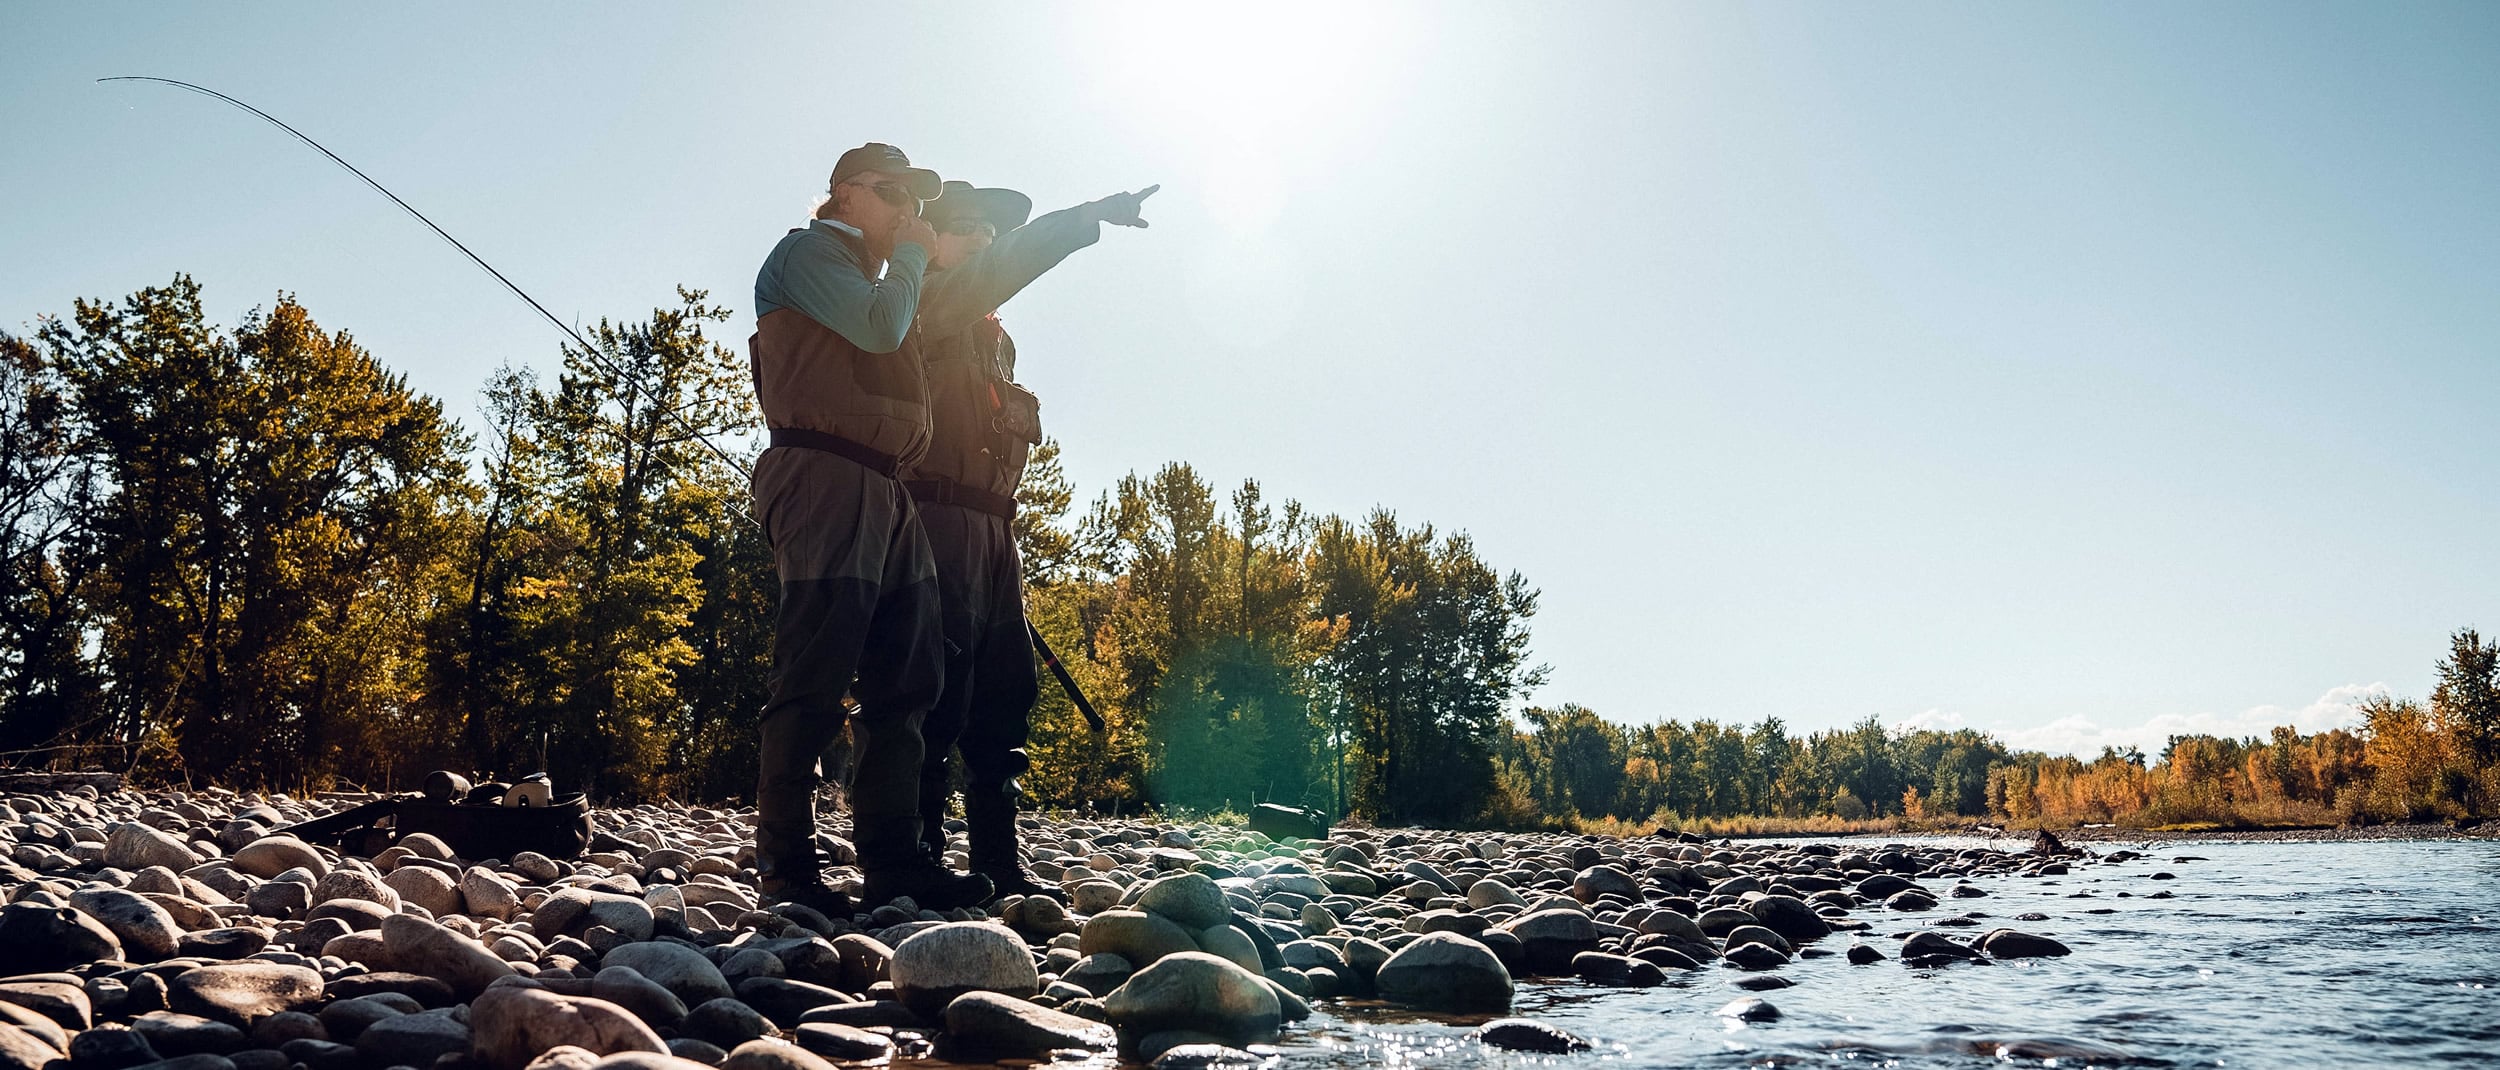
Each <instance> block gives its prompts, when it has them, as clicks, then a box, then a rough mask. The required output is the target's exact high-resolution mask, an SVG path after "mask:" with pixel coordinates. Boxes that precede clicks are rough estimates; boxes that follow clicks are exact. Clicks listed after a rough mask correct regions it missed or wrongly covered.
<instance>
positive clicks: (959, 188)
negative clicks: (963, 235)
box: [921, 182, 1033, 234]
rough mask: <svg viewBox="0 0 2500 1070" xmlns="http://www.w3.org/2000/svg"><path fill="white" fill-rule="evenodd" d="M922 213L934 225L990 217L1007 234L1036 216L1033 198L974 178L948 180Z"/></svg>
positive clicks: (1000, 231)
mask: <svg viewBox="0 0 2500 1070" xmlns="http://www.w3.org/2000/svg"><path fill="white" fill-rule="evenodd" d="M921 215H923V216H924V217H926V218H927V219H928V220H929V225H930V226H933V227H943V226H945V225H946V224H948V223H952V222H954V221H955V220H958V219H986V220H989V222H990V225H991V226H993V227H997V228H998V232H999V233H1001V234H1005V233H1006V232H1008V231H1011V230H1014V229H1016V228H1017V227H1021V226H1023V225H1024V221H1025V220H1027V219H1031V218H1032V217H1033V198H1031V197H1027V196H1025V195H1024V194H1021V193H1018V192H1016V191H1014V190H1011V189H982V188H980V187H978V186H975V185H973V184H972V183H970V182H948V183H946V184H945V185H944V186H943V187H941V191H940V192H939V194H938V199H936V200H934V201H930V202H929V205H928V207H927V208H926V209H923V210H922V212H921Z"/></svg>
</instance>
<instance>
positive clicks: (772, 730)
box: [751, 309, 990, 918]
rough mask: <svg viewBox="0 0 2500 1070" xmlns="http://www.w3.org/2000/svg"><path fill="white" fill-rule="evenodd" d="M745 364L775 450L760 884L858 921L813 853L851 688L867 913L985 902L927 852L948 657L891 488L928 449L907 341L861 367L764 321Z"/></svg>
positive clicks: (804, 325)
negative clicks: (904, 899) (931, 761)
mask: <svg viewBox="0 0 2500 1070" xmlns="http://www.w3.org/2000/svg"><path fill="white" fill-rule="evenodd" d="M751 355H752V365H751V368H752V371H753V374H754V382H755V387H756V393H757V397H758V400H759V401H760V402H762V406H763V409H764V415H765V422H766V425H767V426H768V427H769V428H770V435H771V443H772V446H773V448H772V449H769V450H767V451H766V452H765V454H764V456H763V457H762V458H760V459H759V460H758V461H757V463H756V467H755V480H754V494H755V504H756V515H757V516H758V517H759V518H760V519H762V520H763V521H764V525H765V528H766V531H767V534H768V535H769V536H770V538H771V540H772V546H773V564H774V569H775V571H776V572H778V573H779V575H780V580H781V590H780V599H779V601H778V604H777V607H776V613H775V619H774V630H773V668H772V673H771V676H770V679H769V686H770V692H771V697H770V699H769V700H768V703H767V705H766V706H765V709H764V714H763V716H762V718H761V719H760V720H759V723H758V725H757V730H758V734H759V748H758V771H757V783H756V811H757V816H756V869H757V874H758V878H759V880H758V884H759V886H760V887H761V889H762V890H763V891H764V893H765V894H766V896H767V897H770V898H773V899H777V900H782V901H788V902H797V903H802V904H804V905H807V906H810V907H812V908H815V909H817V910H819V911H820V912H823V913H826V914H828V915H831V916H834V917H843V918H847V917H848V916H849V915H850V913H851V910H852V904H851V903H850V901H849V898H848V897H847V896H843V895H842V894H841V893H840V892H838V891H835V890H833V889H832V888H831V887H830V886H829V885H828V884H827V883H826V881H825V879H824V874H823V863H822V861H821V859H820V858H819V856H818V853H817V850H816V847H815V842H814V835H815V832H816V827H817V826H816V808H815V795H816V788H817V786H818V784H819V783H820V782H821V771H820V767H819V762H820V760H821V758H822V756H823V754H824V753H825V751H826V749H827V748H828V747H829V746H830V745H831V744H832V742H833V740H834V738H835V737H836V736H837V735H839V733H840V732H841V729H842V726H843V723H844V717H845V715H844V712H843V705H842V697H843V695H844V693H845V692H848V693H849V694H850V695H851V696H852V697H853V698H855V699H857V700H858V703H859V710H858V712H857V714H855V715H853V716H852V718H851V724H852V728H853V733H852V734H853V736H854V737H855V739H856V741H857V745H858V752H859V762H858V770H859V772H858V778H857V782H856V783H855V784H854V785H853V787H852V791H851V813H852V828H853V840H854V842H855V844H856V846H857V848H858V854H859V864H860V869H861V871H862V873H863V875H864V876H865V877H866V885H867V887H866V892H865V894H866V897H867V899H868V900H869V902H868V903H866V904H864V905H866V906H876V905H879V904H882V903H884V902H887V901H890V900H891V899H893V898H895V897H897V896H909V897H911V898H912V899H914V900H915V901H917V902H919V903H920V905H922V906H924V907H928V908H931V909H937V910H949V909H954V908H956V907H961V906H971V905H975V904H978V903H980V902H983V901H985V900H987V899H988V898H989V895H990V882H989V881H988V880H986V879H983V878H981V877H979V876H976V875H962V874H956V873H952V872H949V871H948V870H946V869H945V868H944V867H942V866H939V865H936V864H934V863H932V862H930V861H929V860H928V858H927V857H926V856H925V855H923V854H922V853H921V852H920V850H919V839H920V816H919V806H918V802H919V800H918V798H917V794H918V793H917V790H916V789H917V776H916V774H917V771H918V769H919V767H920V765H921V759H922V755H923V744H922V740H921V736H920V730H921V723H922V721H923V720H924V719H925V718H926V716H927V713H928V710H929V708H930V706H931V705H933V704H934V703H935V702H936V699H937V694H938V689H939V688H940V686H942V682H943V679H944V672H945V663H944V662H945V659H944V639H943V637H942V629H941V625H940V622H939V607H940V599H939V595H938V591H937V582H936V567H935V564H934V562H932V561H931V559H930V556H929V544H928V537H927V534H926V533H925V532H924V531H923V530H922V529H921V527H920V520H919V516H918V513H917V511H916V508H915V507H914V505H913V504H912V502H911V498H910V495H909V493H908V492H907V491H905V490H904V489H903V486H902V484H901V483H900V482H898V481H897V480H896V479H895V476H896V475H897V473H898V472H899V471H900V469H901V467H902V466H903V465H904V464H905V463H907V462H908V460H910V459H911V458H913V457H914V456H916V455H917V454H919V453H920V452H921V451H922V450H923V449H925V448H926V444H927V436H928V430H927V428H928V418H927V412H928V408H927V400H926V399H927V386H926V383H925V381H924V379H923V374H924V373H923V369H922V367H921V363H920V359H919V356H918V353H917V351H916V350H915V349H913V347H911V346H910V345H909V344H908V343H906V345H905V346H904V348H903V349H902V350H899V351H897V352H894V353H869V352H866V351H864V350H861V349H860V348H858V347H857V346H855V345H853V344H852V343H851V342H850V341H849V340H848V339H846V338H843V337H842V336H841V334H839V333H838V332H835V331H832V330H830V329H827V328H826V327H824V326H823V325H822V324H819V323H817V322H816V321H815V320H813V319H811V318H809V317H807V316H806V314H804V313H801V312H797V311H794V310H788V309H783V310H778V311H775V312H772V313H769V314H767V315H766V316H764V317H763V318H762V319H761V320H760V321H759V322H758V323H757V325H756V333H755V338H754V340H753V343H752V348H751Z"/></svg>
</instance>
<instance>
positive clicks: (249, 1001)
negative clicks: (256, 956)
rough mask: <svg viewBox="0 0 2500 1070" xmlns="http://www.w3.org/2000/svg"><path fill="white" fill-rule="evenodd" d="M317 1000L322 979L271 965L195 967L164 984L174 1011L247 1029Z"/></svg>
mask: <svg viewBox="0 0 2500 1070" xmlns="http://www.w3.org/2000/svg"><path fill="white" fill-rule="evenodd" d="M321 998H322V990H321V975H320V974H318V973H315V972H313V971H312V970H308V969H305V968H304V967H302V966H282V965H279V964H278V963H275V962H232V963H225V964H222V965H217V966H199V967H195V968H192V969H188V970H184V971H182V972H181V973H178V974H175V975H174V976H173V979H172V980H170V981H167V982H166V983H165V1003H166V1005H167V1006H169V1007H171V1008H173V1009H174V1010H177V1011H180V1012H182V1013H184V1014H196V1015H199V1016H200V1017H202V1018H213V1019H216V1020H218V1021H221V1022H230V1023H233V1024H235V1025H239V1026H243V1027H245V1028H250V1027H251V1026H252V1025H253V1024H254V1023H257V1022H259V1021H260V1020H261V1019H263V1018H267V1017H269V1016H270V1015H273V1014H279V1013H283V1012H286V1011H291V1010H296V1009H298V1008H302V1007H307V1006H311V1005H314V1004H317V1003H319V1002H321Z"/></svg>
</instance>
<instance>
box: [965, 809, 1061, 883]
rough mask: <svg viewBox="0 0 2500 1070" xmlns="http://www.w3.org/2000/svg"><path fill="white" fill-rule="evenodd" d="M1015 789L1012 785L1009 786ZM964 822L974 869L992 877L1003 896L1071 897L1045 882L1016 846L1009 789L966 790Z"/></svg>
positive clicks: (991, 881)
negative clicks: (1028, 867) (1025, 860)
mask: <svg viewBox="0 0 2500 1070" xmlns="http://www.w3.org/2000/svg"><path fill="white" fill-rule="evenodd" d="M1009 790H1012V789H1009ZM964 823H965V824H967V825H970V826H971V828H970V830H969V834H970V839H971V840H972V850H971V855H972V871H973V872H974V873H978V874H980V875H982V876H984V877H988V878H989V879H990V883H991V884H992V885H995V886H996V887H997V889H998V894H999V895H1000V896H1002V897H1003V896H1010V895H1039V896H1047V897H1049V898H1052V899H1056V900H1058V901H1060V902H1061V903H1066V902H1067V901H1068V896H1067V893H1065V892H1062V891H1060V890H1059V888H1058V886H1057V885H1054V884H1049V883H1046V882H1044V881H1043V880H1042V879H1041V878H1040V877H1038V876H1035V875H1034V873H1033V871H1032V870H1030V869H1027V868H1025V865H1024V855H1023V853H1022V852H1021V851H1018V850H1017V849H1016V801H1015V797H1014V796H1012V795H1009V794H1007V792H1006V791H999V792H996V793H992V792H986V791H978V790H975V791H967V792H965V793H964Z"/></svg>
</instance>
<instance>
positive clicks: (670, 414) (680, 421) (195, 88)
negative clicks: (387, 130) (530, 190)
mask: <svg viewBox="0 0 2500 1070" xmlns="http://www.w3.org/2000/svg"><path fill="white" fill-rule="evenodd" d="M96 81H98V82H156V83H159V84H162V85H170V86H173V87H175V88H177V89H187V90H189V91H191V92H194V93H199V94H201V95H204V96H210V97H215V98H217V99H218V100H222V101H225V102H226V103H228V104H232V105H234V106H235V107H238V108H241V109H243V110H244V111H247V112H250V113H252V114H253V115H257V116H259V117H260V118H261V119H263V120H265V121H267V122H268V123H269V125H271V126H274V127H277V128H278V129H280V130H284V131H286V132H287V136H289V137H292V138H294V139H295V140H297V141H301V142H303V143H304V144H306V145H309V146H312V150H313V151H314V152H318V153H320V154H322V155H323V156H326V157H329V159H330V162H331V163H334V164H337V165H339V166H340V167H343V168H345V169H346V170H347V173H348V174H351V175H354V176H356V178H357V180H358V181H361V182H363V183H364V184H365V185H368V186H371V187H373V191H374V192H375V193H379V194H381V195H383V196H385V197H388V198H390V199H391V203H392V204H396V205H398V206H399V210H400V211H403V212H406V213H408V215H409V217H410V218H413V219H415V220H416V221H417V222H419V223H423V224H425V229H427V230H430V231H433V232H434V236H435V237H438V238H441V239H443V240H444V241H446V242H449V243H450V244H451V247H452V248H454V249H458V250H460V255H462V256H465V257H468V258H469V262H470V263H473V264H476V265H477V266H478V267H479V268H481V269H484V270H485V272H486V273H487V274H489V275H492V276H494V277H495V281H496V282H500V283H502V284H503V288H504V289H507V290H510V291H512V296H514V297H518V298H520V299H521V300H522V301H523V302H524V303H526V304H528V305H529V306H530V308H532V309H534V310H536V311H537V313H538V314H539V315H540V316H543V317H545V318H546V320H547V322H549V323H552V324H555V327H556V329H557V330H559V331H563V332H564V335H565V337H567V338H570V339H572V340H573V342H574V344H576V345H579V346H580V347H581V348H582V355H583V358H584V359H586V360H588V361H590V362H591V365H592V366H593V367H596V368H598V369H599V370H600V371H601V372H603V373H605V374H607V375H608V376H610V377H612V378H616V379H620V380H621V379H623V378H624V376H622V375H619V374H618V373H617V371H616V369H615V368H614V367H612V366H610V365H609V364H608V363H607V361H606V360H605V359H604V358H605V354H604V353H603V352H602V351H601V350H600V349H599V347H597V346H594V345H591V344H590V340H589V339H587V338H584V337H582V335H581V332H580V331H576V330H574V329H573V327H572V325H570V324H568V323H566V322H564V321H563V320H560V319H557V318H556V314H555V313H553V312H549V311H547V306H545V305H542V304H539V303H538V299H537V298H535V297H531V296H530V295H529V291H527V290H524V289H522V288H521V287H520V286H519V284H517V283H514V282H513V281H512V280H511V279H510V278H507V277H505V275H504V273H503V272H500V271H497V270H495V265H493V264H489V263H487V262H486V258H485V257H482V256H479V255H477V252H476V251H475V250H473V249H470V248H469V247H468V246H467V245H465V244H462V243H461V241H460V239H458V238H455V237H452V236H451V232H450V231H448V230H444V229H443V228H442V227H441V226H440V225H438V224H436V223H435V222H434V221H433V220H432V219H430V218H427V217H426V214H425V213H423V212H420V211H418V210H417V207H416V206H415V205H413V204H409V203H408V202H407V201H404V200H401V199H400V196H399V194H396V193H393V192H391V191H390V188H389V187H387V186H384V185H383V184H381V183H380V182H376V181H374V179H373V176H372V175H368V174H366V173H364V171H363V170H362V169H360V168H358V167H357V166H356V165H355V164H352V163H349V162H347V160H346V159H345V158H343V157H341V156H340V155H339V154H338V153H335V152H332V151H330V149H329V147H328V146H326V145H323V144H322V143H320V142H318V141H315V140H313V139H312V137H311V136H310V135H308V134H306V133H304V132H303V131H301V130H298V129H296V128H294V127H292V126H288V125H287V124H286V122H285V121H284V120H281V119H279V118H278V117H277V116H275V115H271V114H269V113H268V112H265V111H262V110H260V109H259V108H255V107H253V106H251V105H249V104H246V103H244V102H242V101H240V100H236V99H235V98H233V97H230V96H227V95H225V94H224V93H220V92H218V91H216V90H214V89H210V88H209V87H207V86H204V85H194V84H192V83H190V82H185V81H181V80H179V79H174V78H158V77H155V76H154V75H146V74H124V75H115V76H113V77H110V78H98V79H96ZM661 415H663V416H666V417H667V418H668V420H669V422H671V423H674V424H676V425H677V429H678V430H680V431H683V432H685V433H686V435H687V436H688V437H689V438H692V439H693V440H694V441H696V442H700V443H702V444H703V448H704V449H705V450H707V451H709V452H710V453H711V454H712V456H713V457H716V458H718V459H719V460H720V462H721V463H722V464H725V465H728V466H729V468H730V470H731V471H733V472H737V473H739V474H740V475H745V474H747V467H746V466H745V465H743V464H740V463H738V461H737V460H736V459H735V458H732V457H731V456H730V455H729V454H728V453H727V452H726V451H724V450H722V449H721V448H720V446H719V445H717V444H715V443H714V442H713V441H712V440H711V439H710V438H708V437H706V436H705V435H704V434H703V432H702V431H701V430H700V429H698V428H696V427H695V426H693V425H692V424H690V423H688V422H686V420H685V419H684V418H683V417H680V416H679V415H677V410H675V409H664V410H661ZM730 508H732V509H735V510H737V511H738V515H740V516H746V517H747V519H748V520H749V521H752V520H754V518H753V517H751V516H747V512H746V509H745V507H743V506H740V505H739V504H738V503H736V502H735V501H732V502H730Z"/></svg>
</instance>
